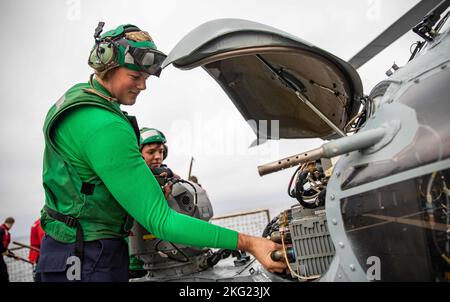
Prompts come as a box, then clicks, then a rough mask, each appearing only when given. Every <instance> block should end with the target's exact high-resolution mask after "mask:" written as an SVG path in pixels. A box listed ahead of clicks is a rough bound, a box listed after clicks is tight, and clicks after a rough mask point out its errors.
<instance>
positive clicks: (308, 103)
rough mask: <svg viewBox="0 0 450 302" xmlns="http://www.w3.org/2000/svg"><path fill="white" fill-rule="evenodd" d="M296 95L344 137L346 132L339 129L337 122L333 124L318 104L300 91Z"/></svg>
mask: <svg viewBox="0 0 450 302" xmlns="http://www.w3.org/2000/svg"><path fill="white" fill-rule="evenodd" d="M295 95H297V97H298V98H299V99H300V100H301V101H302V102H303V103H305V104H306V106H308V107H309V108H310V109H311V110H312V111H314V113H315V114H317V115H318V116H319V117H320V118H321V119H322V120H323V121H324V122H325V123H327V125H328V126H330V127H331V128H332V129H333V130H334V131H336V133H337V134H339V135H340V136H342V137H344V136H345V133H344V132H343V131H342V130H341V129H339V128H338V127H337V126H336V125H335V124H333V122H332V121H330V120H329V119H328V118H327V117H326V116H325V115H324V114H323V113H322V112H320V110H319V109H317V108H316V106H314V105H313V104H312V103H311V102H310V101H309V100H308V98H307V97H306V96H304V95H303V94H302V93H301V92H300V91H296V92H295Z"/></svg>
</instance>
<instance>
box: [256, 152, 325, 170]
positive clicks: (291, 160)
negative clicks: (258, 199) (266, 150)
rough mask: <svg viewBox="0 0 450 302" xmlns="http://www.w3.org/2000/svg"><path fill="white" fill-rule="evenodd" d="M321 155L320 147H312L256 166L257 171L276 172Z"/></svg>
mask: <svg viewBox="0 0 450 302" xmlns="http://www.w3.org/2000/svg"><path fill="white" fill-rule="evenodd" d="M321 157H323V149H322V147H320V148H317V149H313V150H311V151H308V152H305V153H300V154H297V155H293V156H290V157H286V158H283V159H280V160H277V161H274V162H271V163H268V164H265V165H262V166H258V173H259V175H260V176H263V175H266V174H269V173H273V172H277V171H280V170H283V169H287V168H290V167H293V166H296V165H298V164H301V163H305V162H310V161H313V160H316V159H319V158H321Z"/></svg>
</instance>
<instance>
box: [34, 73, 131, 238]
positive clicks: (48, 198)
mask: <svg viewBox="0 0 450 302" xmlns="http://www.w3.org/2000/svg"><path fill="white" fill-rule="evenodd" d="M94 81H95V80H94ZM95 85H96V86H97V87H98V88H97V89H95V88H94V85H93V83H92V78H91V81H90V84H88V83H83V84H77V85H75V86H73V87H72V88H70V89H69V90H68V91H67V92H66V93H65V95H64V96H63V97H62V98H61V99H60V100H59V101H58V102H56V103H55V104H54V105H53V106H52V107H51V108H50V110H49V112H48V113H47V117H46V119H45V124H44V129H43V130H44V135H45V151H44V163H43V185H44V190H45V207H44V208H43V209H42V211H41V225H42V227H43V229H44V231H45V232H46V233H47V234H49V235H50V236H51V237H52V238H53V239H55V240H57V241H60V242H64V243H73V242H75V239H76V237H78V233H77V228H76V227H75V225H71V226H69V225H70V224H69V223H67V221H66V223H64V222H62V221H59V220H61V219H59V220H57V219H54V218H55V215H50V214H51V213H55V211H56V212H57V213H56V215H60V214H62V215H66V217H70V218H75V220H76V225H77V226H78V224H79V226H81V228H82V235H81V237H82V241H93V240H97V239H105V238H123V237H126V236H128V232H129V230H130V229H131V227H132V224H133V219H132V218H131V216H129V215H128V214H127V212H126V211H125V210H124V209H123V208H122V207H121V206H120V204H119V203H118V202H117V201H116V200H115V198H114V197H113V196H112V194H111V193H110V192H109V191H108V189H107V187H106V186H105V184H104V183H103V182H102V180H101V179H100V178H99V177H98V176H96V177H94V178H92V179H89V180H87V182H83V181H82V180H81V179H80V177H79V176H78V174H77V172H76V171H75V169H74V168H73V166H72V165H71V163H70V162H69V161H68V160H67V158H65V157H64V155H63V154H61V152H60V150H58V148H57V147H56V146H55V143H54V141H53V139H52V133H53V130H54V129H53V128H54V126H55V124H56V122H57V121H58V120H59V119H60V118H61V116H62V115H63V114H64V113H66V112H68V111H69V110H73V109H74V108H76V107H78V106H86V105H88V106H97V107H101V108H103V109H105V110H108V111H110V112H112V113H114V114H116V115H117V116H119V117H121V118H123V119H124V121H126V122H127V123H129V124H130V127H133V128H134V132H135V133H136V131H137V133H136V135H137V138H139V136H138V135H139V129H138V128H137V124H134V125H133V123H132V122H130V120H129V118H130V117H127V115H126V114H125V113H123V112H122V111H120V107H119V104H118V103H117V102H115V101H113V100H114V99H113V98H111V97H109V96H107V95H105V94H107V93H108V92H107V91H106V90H105V89H104V88H103V87H101V86H100V84H99V83H98V82H96V83H95ZM102 90H103V91H102ZM131 118H134V117H131ZM48 208H50V209H48ZM52 210H54V211H52ZM49 213H50V214H49ZM60 216H61V215H60ZM76 235H77V236H76ZM78 239H79V238H78ZM78 241H79V240H77V244H78ZM81 244H82V243H81Z"/></svg>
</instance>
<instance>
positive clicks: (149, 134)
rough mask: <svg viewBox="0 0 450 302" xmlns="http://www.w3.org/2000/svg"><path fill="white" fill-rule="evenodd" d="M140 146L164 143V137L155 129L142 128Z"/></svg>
mask: <svg viewBox="0 0 450 302" xmlns="http://www.w3.org/2000/svg"><path fill="white" fill-rule="evenodd" d="M140 131H141V145H142V146H143V145H146V144H153V143H161V144H165V143H166V137H165V136H164V134H163V133H162V132H161V131H159V130H158V129H155V128H142V129H141V130H140Z"/></svg>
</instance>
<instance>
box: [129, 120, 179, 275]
mask: <svg viewBox="0 0 450 302" xmlns="http://www.w3.org/2000/svg"><path fill="white" fill-rule="evenodd" d="M140 133H141V144H140V147H139V150H140V151H141V155H142V158H143V159H144V161H145V163H146V164H147V166H148V167H149V168H150V169H153V171H154V170H155V168H156V169H158V168H160V167H161V165H162V163H163V161H164V160H165V159H166V158H167V154H168V147H167V145H166V143H167V141H166V137H165V135H164V134H163V133H162V132H161V131H159V130H158V129H155V128H145V127H144V128H142V129H141V130H140ZM153 171H152V172H153ZM162 173H166V174H167V172H162ZM153 174H154V175H155V173H153ZM172 174H173V172H172ZM159 175H161V174H159ZM161 176H168V175H161ZM174 176H175V177H177V178H179V176H177V175H174ZM170 191H171V187H170V185H166V186H164V193H165V194H164V195H165V197H166V198H167V195H168V194H170ZM166 194H167V195H166ZM146 273H147V271H146V270H144V269H143V262H142V261H141V260H139V259H138V258H136V257H135V256H131V255H130V267H129V275H128V276H129V278H130V279H133V278H139V277H142V276H144V275H145V274H146Z"/></svg>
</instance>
